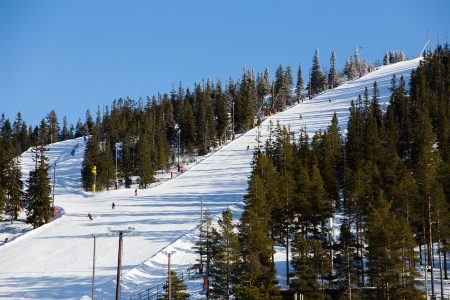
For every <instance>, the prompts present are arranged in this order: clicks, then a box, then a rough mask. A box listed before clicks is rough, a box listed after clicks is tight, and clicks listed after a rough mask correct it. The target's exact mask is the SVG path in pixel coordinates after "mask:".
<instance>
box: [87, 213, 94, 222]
mask: <svg viewBox="0 0 450 300" xmlns="http://www.w3.org/2000/svg"><path fill="white" fill-rule="evenodd" d="M87 216H88V218H89V220H91V221H92V220H94V219H93V218H92V215H91V213H88V215H87Z"/></svg>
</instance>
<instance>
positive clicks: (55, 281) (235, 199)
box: [0, 59, 420, 299]
mask: <svg viewBox="0 0 450 300" xmlns="http://www.w3.org/2000/svg"><path fill="white" fill-rule="evenodd" d="M419 61H420V60H419V59H415V60H411V61H407V62H401V63H397V64H393V65H389V66H385V67H381V68H380V69H379V70H377V71H374V72H372V73H370V74H368V75H366V76H364V77H362V78H360V79H358V80H355V81H351V82H348V83H345V84H343V85H342V86H340V87H338V88H336V89H334V90H330V91H327V92H325V93H323V94H321V95H319V96H318V97H316V98H315V99H312V100H307V101H305V102H304V103H301V104H299V105H295V106H293V107H292V108H290V109H288V110H286V111H284V112H282V113H279V114H277V115H275V116H272V117H270V118H268V119H266V120H265V121H264V122H263V124H262V126H261V136H262V140H263V141H264V140H265V139H267V138H268V130H267V127H268V124H269V121H270V120H272V121H273V123H274V124H276V122H277V121H280V123H281V124H282V125H289V126H290V129H291V131H294V132H298V131H299V129H300V127H306V129H307V131H308V133H309V134H310V135H311V136H312V135H313V133H314V132H316V131H318V130H319V129H322V130H323V129H326V128H327V126H328V125H329V123H330V120H331V117H332V115H333V113H334V112H336V113H337V115H338V118H339V121H340V127H341V128H343V129H344V128H346V126H347V118H348V114H349V110H348V108H349V105H350V101H351V100H352V99H356V98H357V96H358V94H361V95H362V94H363V92H364V88H365V87H366V86H367V87H368V88H369V92H371V90H372V87H373V82H374V81H375V80H376V81H377V82H378V86H379V88H380V95H381V99H380V100H381V103H387V102H388V100H389V95H390V91H389V88H390V80H391V78H392V75H393V74H394V73H395V74H396V75H397V77H400V76H401V75H403V76H404V77H405V79H406V81H407V82H408V79H409V76H410V72H411V70H412V69H414V68H416V67H417V66H418V64H419ZM300 115H301V118H300ZM256 134H257V129H256V128H255V129H253V130H250V131H249V132H247V133H246V134H244V135H242V136H241V137H239V138H237V139H236V140H235V141H233V142H232V143H229V144H228V145H225V146H224V147H222V148H221V149H220V150H218V151H216V152H215V153H212V154H210V155H208V157H206V158H205V159H204V160H203V161H202V162H200V163H198V164H197V165H195V166H193V167H192V168H191V169H190V170H189V171H188V172H186V173H184V174H182V175H180V176H178V177H177V178H174V179H171V180H167V181H165V182H163V183H162V184H160V185H158V186H155V187H153V188H150V189H146V190H139V192H138V196H135V195H134V189H121V190H117V191H115V190H113V191H108V192H101V193H97V194H96V195H92V194H90V193H85V192H83V191H82V190H81V187H80V164H81V161H82V155H83V150H84V141H83V139H82V138H81V139H77V140H71V141H65V142H61V143H56V144H53V145H50V152H49V154H50V157H51V163H53V162H55V161H56V162H57V168H56V175H57V185H56V187H57V188H56V195H55V205H56V206H58V207H61V208H63V209H64V214H63V215H62V217H60V218H58V219H57V220H55V221H53V222H52V223H50V224H47V225H45V226H42V227H41V228H38V229H36V230H33V231H31V232H28V233H25V234H22V235H21V236H20V237H17V238H15V239H14V240H13V241H11V242H9V243H7V244H5V245H3V246H0V266H1V267H0V298H1V299H80V298H81V297H83V296H86V295H87V296H90V290H91V274H92V269H91V268H92V251H93V238H92V235H93V234H95V235H96V236H97V239H96V240H97V249H96V251H97V259H96V278H95V280H96V297H97V298H99V297H100V298H104V299H111V298H113V295H114V292H115V276H116V266H117V248H118V238H117V237H116V236H111V235H109V234H107V231H108V228H111V229H125V228H128V227H133V228H134V233H133V235H130V236H125V237H124V246H123V251H124V252H123V272H122V273H123V280H122V297H123V298H125V297H127V296H129V295H131V294H132V293H133V292H136V291H139V290H142V289H145V288H147V287H149V286H152V285H154V284H155V283H157V282H161V281H163V280H164V279H163V273H164V272H165V270H166V269H165V268H166V263H167V257H166V256H164V255H163V253H162V251H163V250H169V251H170V250H175V251H177V252H176V253H175V254H174V255H173V256H172V263H173V269H175V270H176V271H178V272H185V271H186V268H187V267H189V266H191V265H192V264H193V263H195V256H194V255H193V253H192V250H191V247H192V243H193V242H192V240H193V237H195V236H196V232H195V230H196V228H197V226H198V224H199V220H200V209H201V208H200V203H201V201H202V202H203V208H204V209H209V210H210V212H211V214H212V215H217V214H220V213H221V212H222V210H224V209H225V208H227V207H232V208H233V209H234V211H235V213H236V215H237V216H238V215H239V213H240V211H241V209H242V200H243V196H244V195H245V193H246V189H247V180H248V177H249V175H250V171H251V167H250V163H251V160H252V150H253V148H254V147H255V146H256ZM77 144H78V145H79V146H78V148H77V149H76V151H75V155H74V156H72V155H71V154H70V152H71V150H72V149H73V148H74V146H75V145H77ZM248 147H249V148H250V149H249V150H247V148H248ZM22 165H23V172H24V174H28V171H29V170H30V169H31V168H32V167H33V165H32V162H31V157H30V153H29V152H26V153H24V154H23V155H22ZM112 202H115V204H116V209H115V210H112V209H111V204H112ZM89 212H90V213H92V214H93V215H94V220H93V221H90V220H89V219H88V218H87V213H89ZM283 259H284V255H283V253H282V252H280V253H279V254H278V255H277V261H278V262H277V266H280V272H281V273H283V271H282V266H283V262H282V261H283ZM280 279H281V280H280V281H283V279H282V278H280ZM199 284H200V283H196V284H192V285H191V284H190V286H191V287H192V288H193V289H195V287H198V286H199Z"/></svg>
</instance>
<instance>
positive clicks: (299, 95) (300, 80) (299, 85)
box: [295, 64, 305, 100]
mask: <svg viewBox="0 0 450 300" xmlns="http://www.w3.org/2000/svg"><path fill="white" fill-rule="evenodd" d="M304 89H305V86H304V82H303V71H302V64H299V65H298V71H297V86H296V88H295V94H296V95H297V99H298V100H301V99H303V91H304Z"/></svg>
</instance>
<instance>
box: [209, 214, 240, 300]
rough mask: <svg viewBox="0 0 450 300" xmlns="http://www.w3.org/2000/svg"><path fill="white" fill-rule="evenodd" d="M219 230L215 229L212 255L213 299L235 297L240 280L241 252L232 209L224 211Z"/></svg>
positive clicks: (219, 222) (211, 294)
mask: <svg viewBox="0 0 450 300" xmlns="http://www.w3.org/2000/svg"><path fill="white" fill-rule="evenodd" d="M217 223H218V226H219V230H215V229H213V241H212V245H211V248H212V257H211V268H210V269H211V270H210V277H211V281H212V284H211V293H210V297H211V299H226V300H229V299H233V298H234V294H235V288H234V287H235V285H236V284H237V283H238V281H239V277H238V275H239V271H240V265H241V253H240V245H239V240H238V235H237V234H236V233H235V232H234V228H235V225H234V224H233V217H232V214H231V210H229V209H228V210H226V211H224V212H223V213H222V217H221V218H219V220H218V222H217Z"/></svg>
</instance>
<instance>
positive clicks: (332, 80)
mask: <svg viewBox="0 0 450 300" xmlns="http://www.w3.org/2000/svg"><path fill="white" fill-rule="evenodd" d="M330 66H331V67H330V72H329V73H328V86H329V88H331V89H333V88H335V87H337V86H338V71H337V66H336V52H334V51H333V52H332V53H331V58H330Z"/></svg>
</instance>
